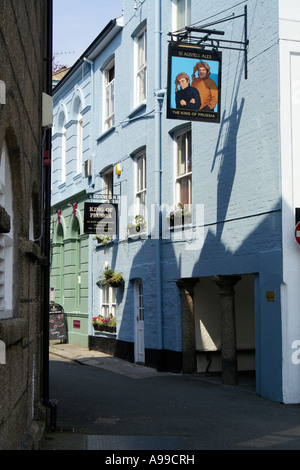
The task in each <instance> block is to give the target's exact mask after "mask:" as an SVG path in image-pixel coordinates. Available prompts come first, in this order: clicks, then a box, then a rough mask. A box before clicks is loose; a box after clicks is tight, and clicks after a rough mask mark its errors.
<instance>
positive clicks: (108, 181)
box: [103, 168, 114, 201]
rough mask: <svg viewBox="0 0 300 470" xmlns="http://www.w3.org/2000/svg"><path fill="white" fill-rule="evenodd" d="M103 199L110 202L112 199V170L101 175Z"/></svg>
mask: <svg viewBox="0 0 300 470" xmlns="http://www.w3.org/2000/svg"><path fill="white" fill-rule="evenodd" d="M103 197H104V199H105V200H107V201H110V200H112V199H113V197H114V173H113V168H112V169H110V170H108V171H106V172H105V173H104V174H103Z"/></svg>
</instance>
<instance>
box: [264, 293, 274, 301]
mask: <svg viewBox="0 0 300 470" xmlns="http://www.w3.org/2000/svg"><path fill="white" fill-rule="evenodd" d="M266 299H267V302H274V301H275V292H274V291H273V290H267V291H266Z"/></svg>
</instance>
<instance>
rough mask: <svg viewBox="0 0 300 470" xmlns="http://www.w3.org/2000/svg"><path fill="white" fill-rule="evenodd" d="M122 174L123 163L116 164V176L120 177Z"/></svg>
mask: <svg viewBox="0 0 300 470" xmlns="http://www.w3.org/2000/svg"><path fill="white" fill-rule="evenodd" d="M121 172H122V166H121V163H117V164H116V168H115V173H116V175H120V174H121Z"/></svg>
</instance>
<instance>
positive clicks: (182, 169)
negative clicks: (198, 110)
mask: <svg viewBox="0 0 300 470" xmlns="http://www.w3.org/2000/svg"><path fill="white" fill-rule="evenodd" d="M185 162H186V152H185V145H184V135H181V136H179V137H178V139H177V175H178V176H180V175H184V174H185V173H186V163H185Z"/></svg>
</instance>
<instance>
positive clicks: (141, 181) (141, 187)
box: [135, 151, 147, 218]
mask: <svg viewBox="0 0 300 470" xmlns="http://www.w3.org/2000/svg"><path fill="white" fill-rule="evenodd" d="M146 188H147V186H146V155H145V152H144V151H143V152H141V153H140V154H138V155H137V157H136V193H135V212H136V215H141V216H142V217H143V218H145V207H146Z"/></svg>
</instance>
